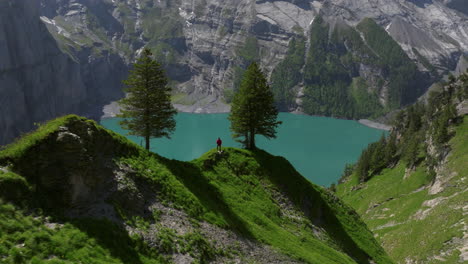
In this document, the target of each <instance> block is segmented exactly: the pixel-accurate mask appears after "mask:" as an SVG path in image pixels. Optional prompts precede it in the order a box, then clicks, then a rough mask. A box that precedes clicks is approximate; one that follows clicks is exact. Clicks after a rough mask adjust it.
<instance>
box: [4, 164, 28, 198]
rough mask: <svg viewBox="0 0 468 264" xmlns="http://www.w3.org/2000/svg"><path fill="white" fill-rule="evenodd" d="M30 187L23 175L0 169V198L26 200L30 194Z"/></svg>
mask: <svg viewBox="0 0 468 264" xmlns="http://www.w3.org/2000/svg"><path fill="white" fill-rule="evenodd" d="M30 188H31V187H30V185H29V184H28V182H27V181H26V180H25V179H24V178H23V177H21V176H19V175H17V174H16V173H13V172H4V171H2V170H0V199H3V200H5V201H21V200H26V199H27V198H28V195H29V194H30V191H31V190H30Z"/></svg>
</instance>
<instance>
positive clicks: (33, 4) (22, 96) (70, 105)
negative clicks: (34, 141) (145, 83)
mask: <svg viewBox="0 0 468 264" xmlns="http://www.w3.org/2000/svg"><path fill="white" fill-rule="evenodd" d="M39 11H40V5H39V2H38V1H33V0H22V1H2V2H1V3H0V25H1V26H0V58H1V59H0V113H1V114H0V144H4V143H6V142H9V141H11V140H12V139H13V138H14V137H16V136H18V135H19V134H21V133H25V132H28V131H29V130H31V129H32V128H33V124H34V123H35V122H43V121H45V120H49V119H52V118H54V117H56V116H59V115H64V114H67V113H81V114H84V115H86V116H89V117H95V118H97V117H99V116H100V113H99V112H100V107H99V106H100V105H101V106H102V105H103V104H105V103H106V102H109V101H110V100H115V99H117V98H119V97H120V96H122V92H121V91H120V90H121V85H120V79H121V77H120V76H119V75H121V76H124V74H125V73H126V66H125V64H124V63H123V60H122V59H121V58H120V57H119V56H117V55H115V54H112V52H111V51H107V52H103V53H102V54H99V56H90V51H89V49H88V48H82V49H81V50H71V49H69V50H68V53H67V52H66V51H65V50H64V49H62V48H61V46H63V43H61V42H58V41H57V40H56V39H54V38H53V37H52V35H51V34H50V32H49V31H48V30H47V27H46V25H47V23H46V24H44V23H43V21H41V20H40V13H39ZM109 76H113V77H112V78H110V77H109ZM116 76H117V77H116Z"/></svg>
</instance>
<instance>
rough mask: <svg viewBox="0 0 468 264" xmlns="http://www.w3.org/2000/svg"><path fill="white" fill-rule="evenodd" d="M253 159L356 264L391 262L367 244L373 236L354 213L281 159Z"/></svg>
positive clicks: (372, 243) (265, 155)
mask: <svg viewBox="0 0 468 264" xmlns="http://www.w3.org/2000/svg"><path fill="white" fill-rule="evenodd" d="M253 157H254V158H255V159H256V160H257V162H258V163H259V164H260V166H261V167H262V168H263V169H264V170H265V171H266V173H265V174H266V175H267V177H268V178H269V180H270V181H271V182H272V183H273V184H274V185H276V186H277V187H278V188H279V189H280V190H282V191H283V192H284V193H285V194H286V195H287V196H288V197H289V198H290V199H291V200H292V201H293V203H294V204H295V206H297V208H300V209H301V210H302V211H303V212H304V213H305V215H306V216H307V217H308V218H309V219H310V220H311V221H312V223H314V224H315V225H317V226H320V227H322V228H324V229H325V230H326V231H327V233H329V234H330V237H332V238H333V239H334V240H335V242H336V243H337V244H338V245H339V246H340V247H341V249H342V250H343V251H344V252H346V253H347V254H348V255H349V256H351V257H352V258H353V259H355V260H356V261H357V262H358V263H372V262H371V261H372V260H374V261H377V262H378V263H391V261H390V260H389V259H388V258H386V257H385V252H384V251H383V249H382V248H381V247H380V246H379V245H378V243H377V242H376V241H375V240H373V241H368V240H369V238H373V235H372V233H371V232H370V231H369V230H368V229H367V227H366V225H365V224H364V222H362V221H361V220H360V218H359V216H358V215H357V214H356V212H355V211H354V210H352V209H351V208H349V207H348V206H345V205H344V204H343V203H342V202H341V201H340V200H339V199H337V198H336V197H334V196H333V195H331V194H329V193H327V192H326V191H324V190H323V189H322V188H321V187H319V186H316V185H314V184H312V183H310V182H309V181H308V180H306V179H305V178H304V177H302V176H301V175H300V174H299V173H298V172H297V171H296V170H295V169H294V167H293V166H292V165H291V164H290V163H289V162H288V161H287V160H286V159H285V158H283V157H279V156H273V155H271V154H269V153H267V152H265V151H263V150H255V151H253ZM366 251H367V252H369V253H370V254H371V255H372V256H369V254H367V253H366Z"/></svg>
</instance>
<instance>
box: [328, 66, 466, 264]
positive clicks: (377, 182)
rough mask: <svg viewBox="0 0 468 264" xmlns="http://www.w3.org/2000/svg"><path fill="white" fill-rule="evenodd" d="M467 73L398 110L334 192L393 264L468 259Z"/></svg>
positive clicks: (451, 261) (455, 261) (452, 261)
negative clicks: (361, 220) (423, 99)
mask: <svg viewBox="0 0 468 264" xmlns="http://www.w3.org/2000/svg"><path fill="white" fill-rule="evenodd" d="M467 99H468V73H466V74H464V75H462V76H460V77H459V78H458V79H455V78H453V77H451V78H450V81H449V82H448V84H447V85H445V86H444V87H443V88H442V89H441V90H438V91H433V92H432V93H431V94H430V96H429V98H428V100H427V102H420V103H418V104H415V105H412V106H410V107H408V108H407V109H405V110H403V111H401V112H400V113H399V114H398V115H397V116H396V119H395V121H394V122H395V124H394V127H393V130H392V131H391V132H390V134H389V135H388V136H387V137H382V138H381V140H380V141H378V142H376V143H373V144H371V145H369V147H368V148H367V149H366V150H364V151H363V153H362V155H361V157H360V159H359V161H358V162H357V164H356V165H354V166H349V167H348V168H347V170H346V171H345V173H344V175H343V178H342V179H341V180H340V183H339V184H338V185H337V187H336V194H337V195H338V196H339V197H341V198H342V199H343V200H344V201H345V202H346V203H348V204H349V205H351V206H352V207H353V208H355V209H356V211H357V212H358V213H359V214H360V215H361V216H362V217H363V218H364V220H365V222H366V223H367V225H368V226H369V228H370V229H371V230H373V231H374V232H375V234H376V237H377V238H378V240H379V241H381V242H382V244H383V246H384V248H385V249H386V250H387V251H388V252H389V254H390V256H391V257H392V258H393V259H394V260H395V261H396V262H398V263H464V262H466V261H468V258H467V249H466V243H467V237H466V224H467V223H466V221H465V220H466V213H467V208H466V204H467V203H468V198H467V197H468V195H467V193H466V192H467V190H468V189H467V188H466V186H467V185H466V178H467V176H468V167H467V164H468V162H467V160H468V145H467V144H468V116H467V114H468V101H467Z"/></svg>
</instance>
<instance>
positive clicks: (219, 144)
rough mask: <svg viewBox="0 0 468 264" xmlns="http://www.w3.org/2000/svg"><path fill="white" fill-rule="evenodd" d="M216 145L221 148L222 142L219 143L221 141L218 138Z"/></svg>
mask: <svg viewBox="0 0 468 264" xmlns="http://www.w3.org/2000/svg"><path fill="white" fill-rule="evenodd" d="M216 144H218V146H221V144H223V141H221V139H219V138H218V140H216Z"/></svg>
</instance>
